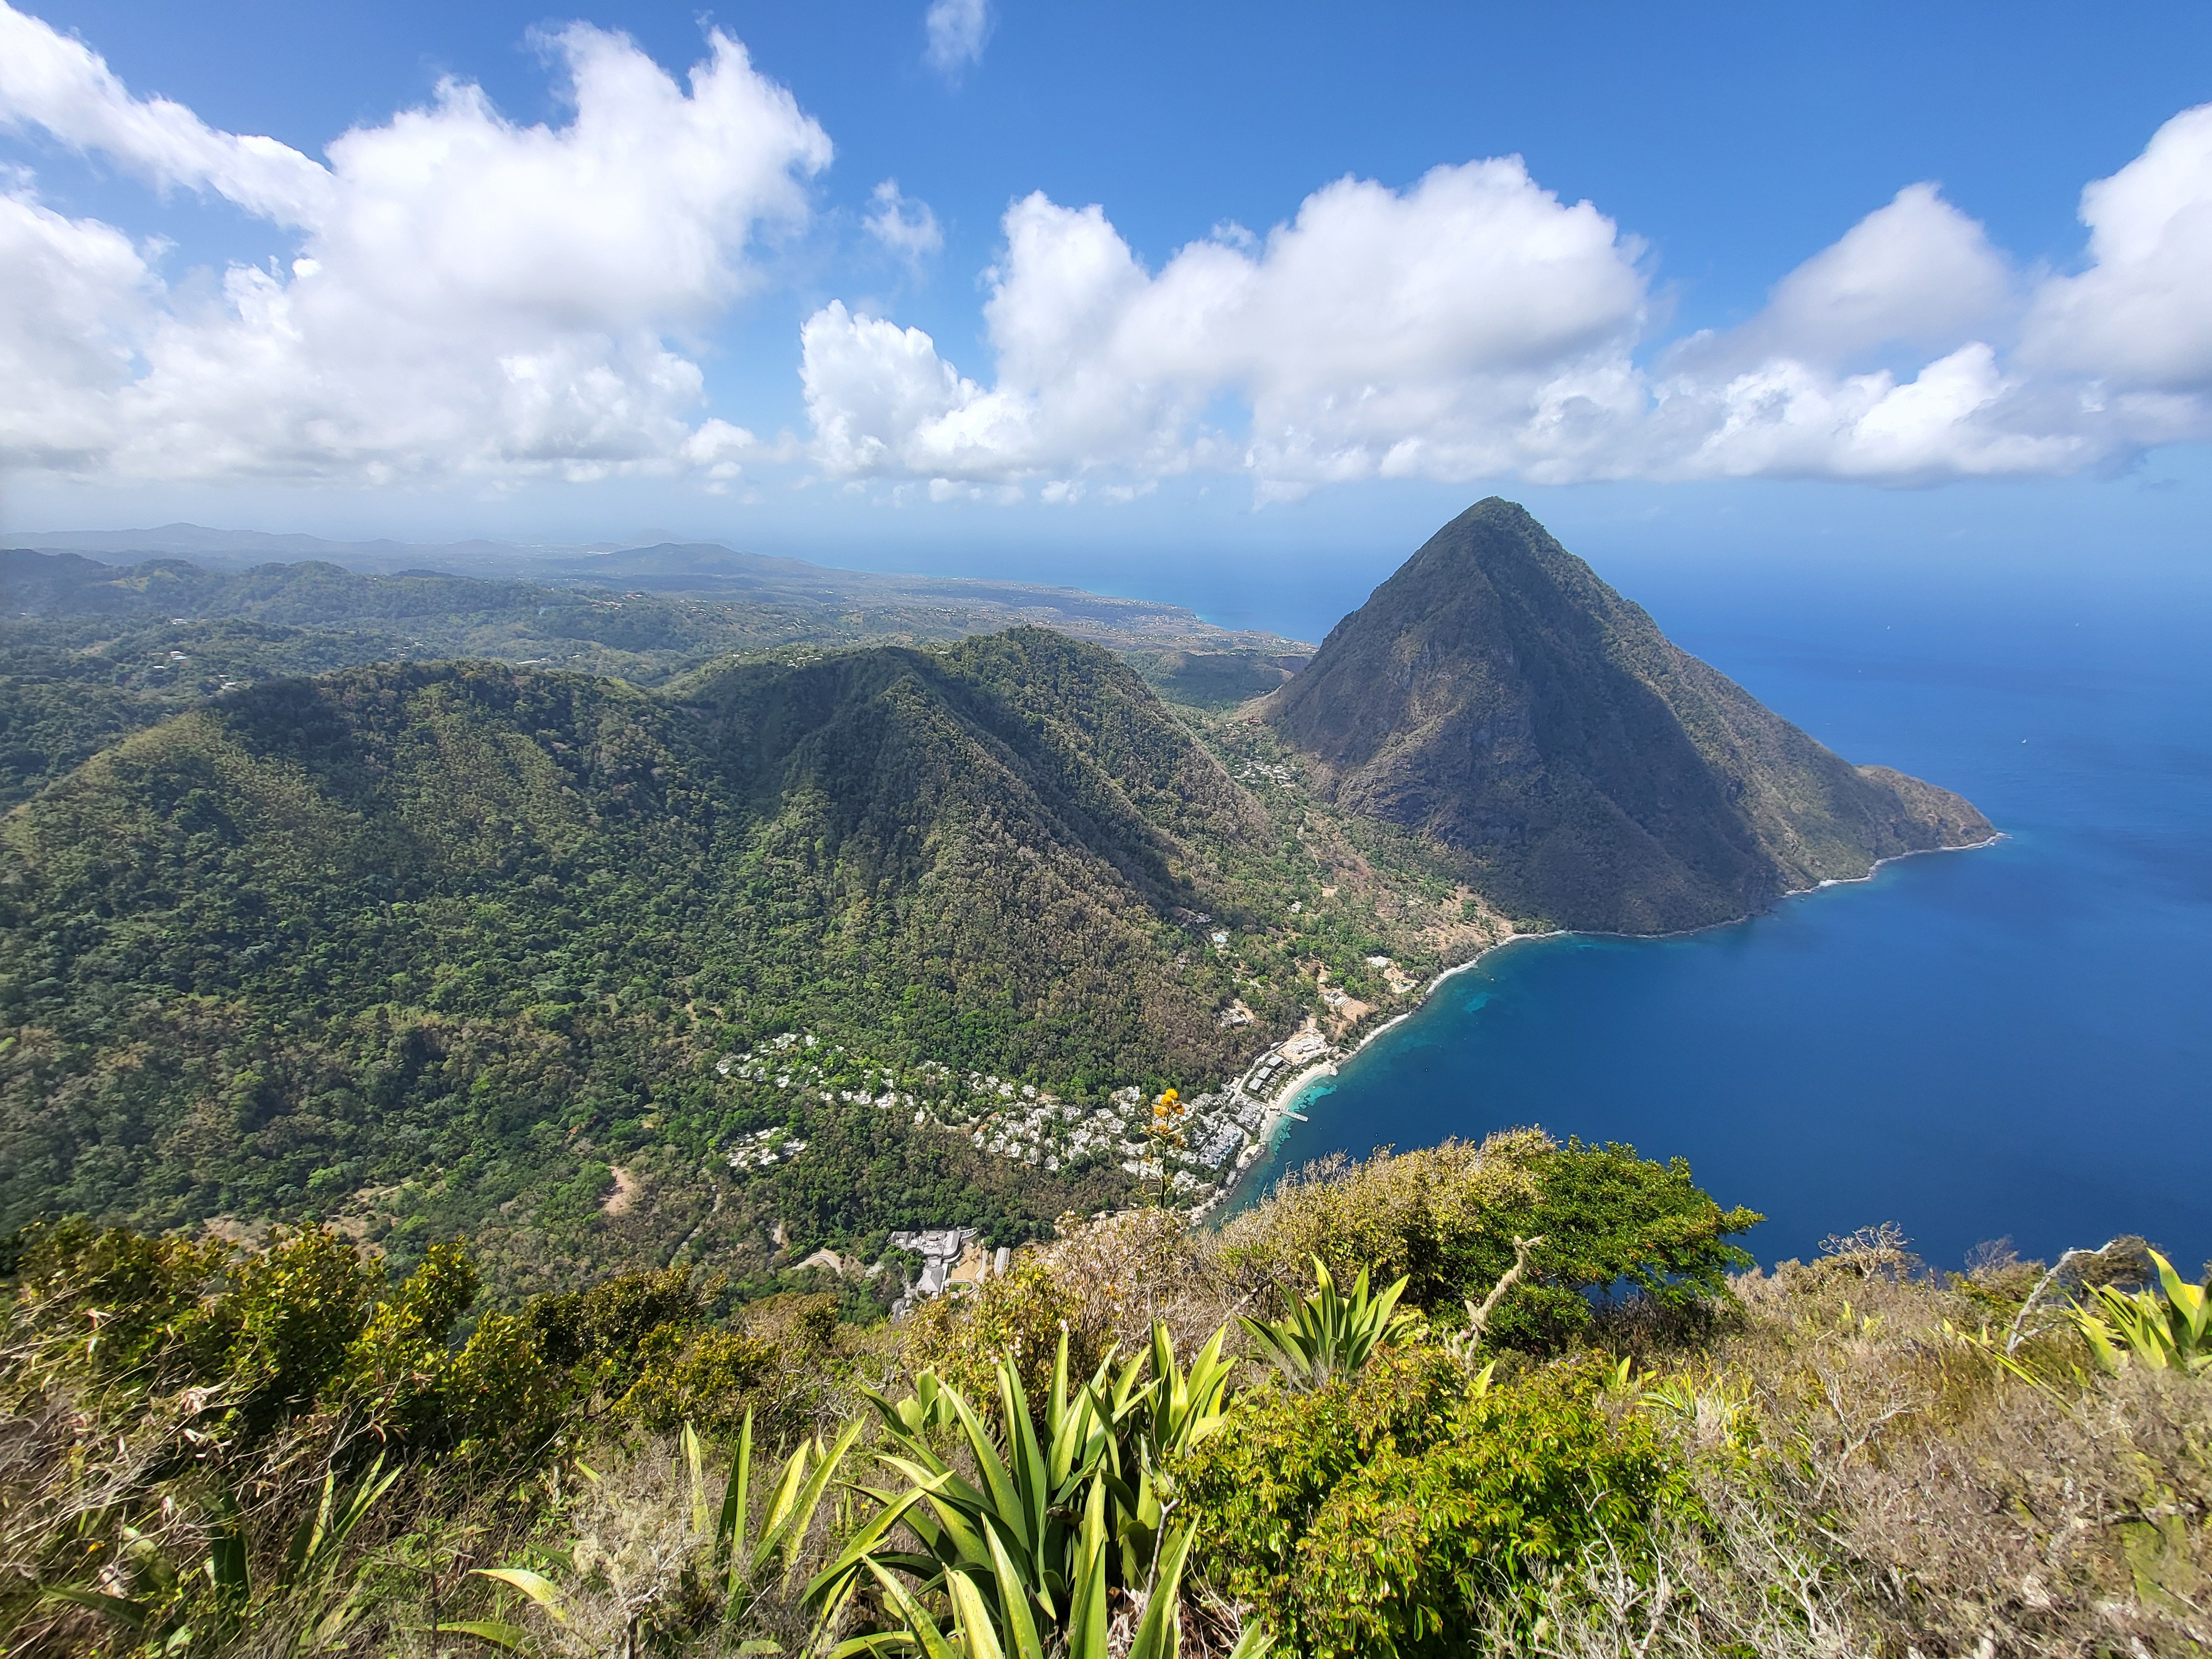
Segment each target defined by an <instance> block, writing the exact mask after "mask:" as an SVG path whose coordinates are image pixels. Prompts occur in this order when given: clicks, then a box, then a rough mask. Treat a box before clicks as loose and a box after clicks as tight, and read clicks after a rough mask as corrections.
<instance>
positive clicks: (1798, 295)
mask: <svg viewBox="0 0 2212 1659" xmlns="http://www.w3.org/2000/svg"><path fill="white" fill-rule="evenodd" d="M2082 217H2083V220H2084V222H2085V223H2087V225H2088V227H2089V228H2090V232H2091V235H2090V241H2089V248H2088V255H2089V261H2090V263H2089V264H2088V266H2087V269H2086V270H2083V271H2082V272H2081V274H2079V275H2077V276H2045V277H2043V278H2041V279H2039V280H2037V281H2031V280H2030V279H2029V278H2028V277H2027V276H2024V275H2023V274H2021V272H2019V271H2018V270H2015V266H2014V264H2012V263H2011V262H2010V261H2009V260H2008V258H2006V257H2005V256H2004V255H2003V254H2002V252H2000V251H1999V250H1997V249H1996V248H1995V247H1993V246H1991V245H1990V240H1989V238H1988V236H1987V234H1986V232H1985V231H1984V228H1983V227H1982V226H1981V225H1980V224H1979V223H1978V222H1975V221H1974V220H1973V219H1972V218H1970V217H1969V216H1966V214H1964V213H1962V212H1961V211H1960V210H1959V209H1958V208H1956V207H1955V206H1954V205H1953V204H1950V203H1948V202H1947V201H1946V200H1944V199H1943V197H1942V194H1941V193H1940V191H1938V190H1937V188H1936V186H1935V185H1930V184H1916V185H1908V186H1906V187H1905V189H1903V190H1901V191H1899V192H1898V194H1897V196H1896V197H1895V198H1894V199H1893V200H1892V201H1891V202H1890V203H1888V204H1887V205H1885V206H1883V207H1881V208H1879V209H1877V210H1875V211H1874V212H1872V213H1870V214H1869V215H1868V216H1866V217H1865V218H1864V219H1863V220H1861V221H1860V222H1858V223H1857V225H1856V226H1854V227H1852V228H1850V230H1849V231H1847V232H1846V233H1845V234H1844V235H1843V236H1842V237H1841V238H1839V239H1838V240H1837V241H1836V242H1835V243H1834V244H1833V245H1832V246H1830V247H1828V248H1826V249H1825V250H1823V251H1821V252H1819V253H1816V254H1815V255H1814V257H1812V258H1809V259H1808V260H1806V261H1805V263H1804V264H1802V265H1800V266H1799V267H1798V268H1797V269H1796V270H1794V271H1792V272H1790V274H1789V275H1788V276H1785V277H1784V279H1783V280H1782V281H1781V282H1780V283H1778V284H1777V285H1776V286H1775V289H1774V290H1773V292H1772V294H1771V296H1770V298H1769V301H1768V304H1767V305H1766V307H1765V308H1764V309H1763V310H1762V311H1761V312H1760V313H1759V315H1758V316H1757V317H1755V318H1753V319H1752V320H1751V321H1750V322H1748V323H1747V324H1745V325H1743V326H1741V327H1740V328H1737V329H1734V330H1730V331H1725V332H1721V333H1705V334H1701V335H1699V336H1696V337H1692V338H1691V339H1689V340H1686V341H1683V342H1680V343H1678V344H1676V345H1675V346H1674V347H1673V348H1672V349H1665V350H1660V351H1658V352H1657V354H1656V355H1657V359H1658V361H1657V363H1656V367H1655V366H1652V365H1650V363H1649V362H1648V360H1649V359H1650V357H1651V356H1653V355H1654V351H1655V348H1656V346H1657V345H1658V343H1657V342H1656V341H1654V340H1653V339H1651V338H1650V337H1649V335H1648V332H1647V331H1648V330H1649V328H1650V310H1651V307H1650V305H1649V303H1648V301H1649V290H1648V279H1647V276H1646V275H1645V273H1644V270H1642V269H1641V267H1640V258H1641V253H1642V250H1641V248H1640V246H1639V245H1638V243H1637V242H1636V241H1635V240H1634V239H1632V238H1631V237H1627V236H1625V235H1623V234H1621V233H1620V232H1619V231H1618V230H1617V229H1616V228H1615V227H1614V226H1613V222H1611V221H1610V220H1608V219H1607V218H1606V217H1605V216H1603V215H1602V214H1601V213H1600V212H1599V211H1598V210H1596V209H1595V207H1593V206H1592V205H1591V204H1589V203H1587V202H1584V203H1579V204H1572V205H1570V204H1565V203H1563V202H1561V201H1560V200H1559V198H1558V197H1555V196H1553V195H1552V194H1551V193H1550V192H1548V191H1545V190H1543V189H1542V188H1541V186H1540V185H1538V184H1537V183H1536V182H1535V181H1534V180H1533V179H1530V177H1529V176H1528V173H1527V171H1526V169H1525V168H1524V167H1522V163H1521V162H1520V161H1519V160H1518V159H1517V158H1515V159H1507V160H1503V161H1477V162H1472V163H1469V164H1468V165H1466V166H1464V167H1439V168H1437V169H1436V170H1435V171H1433V172H1431V173H1429V174H1428V175H1427V176H1426V177H1425V178H1424V179H1421V180H1420V181H1419V183H1418V184H1417V185H1414V186H1413V187H1412V188H1410V189H1408V190H1406V191H1392V190H1389V189H1388V188H1386V187H1384V186H1383V185H1378V184H1375V183H1372V182H1370V181H1364V180H1358V179H1341V180H1340V181H1338V182H1337V183H1335V184H1333V185H1328V186H1325V187H1324V188H1322V190H1319V191H1316V192H1315V193H1314V194H1313V195H1312V196H1310V197H1308V198H1307V199H1306V201H1305V202H1304V204H1303V205H1302V206H1301V207H1300V209H1299V210H1298V213H1297V216H1296V217H1295V218H1294V219H1292V220H1291V222H1288V223H1287V224H1284V225H1279V226H1278V227H1276V228H1275V229H1274V230H1273V231H1272V232H1271V233H1269V234H1268V235H1267V237H1266V238H1265V239H1264V240H1261V239H1257V238H1255V237H1253V236H1252V235H1251V234H1250V233H1249V232H1247V231H1244V230H1243V229H1242V228H1240V227H1237V226H1234V225H1227V224H1225V225H1223V226H1220V227H1218V228H1217V229H1216V231H1215V233H1214V234H1212V235H1211V236H1210V237H1208V238H1207V239H1206V240H1202V241H1199V242H1194V243H1192V244H1190V245H1189V246H1186V247H1184V248H1182V250H1180V251H1179V252H1176V254H1175V255H1174V256H1173V257H1171V258H1170V259H1168V261H1167V262H1166V263H1165V264H1164V265H1163V266H1162V267H1161V268H1160V269H1159V270H1158V271H1153V270H1149V269H1147V268H1146V265H1145V264H1144V263H1143V262H1142V261H1141V260H1139V258H1137V256H1136V255H1135V253H1134V252H1133V251H1132V250H1131V248H1130V247H1129V246H1128V245H1127V242H1126V241H1125V240H1123V239H1122V238H1121V235H1120V234H1119V233H1118V232H1117V231H1116V230H1115V228H1114V226H1113V225H1112V223H1111V222H1109V220H1108V218H1107V216H1106V214H1105V212H1104V210H1103V209H1102V208H1099V207H1097V206H1092V207H1088V208H1085V209H1082V210H1076V209H1072V208H1066V207H1062V206H1060V205H1059V204H1055V203H1053V202H1051V201H1049V200H1048V199H1047V198H1046V197H1043V196H1042V195H1041V194H1040V195H1032V196H1030V197H1028V198H1027V199H1025V200H1023V201H1019V202H1017V203H1015V204H1013V205H1012V207H1011V208H1010V209H1009V210H1007V213H1006V220H1005V225H1004V228H1005V232H1006V251H1005V253H1004V255H1003V257H1002V258H1001V259H1000V261H999V263H998V264H996V265H994V267H993V268H992V269H991V270H988V271H987V272H986V273H985V277H986V281H987V285H988V288H989V297H988V299H987V302H986V304H985V306H984V318H985V321H986V324H987V329H988V335H989V341H990V346H991V350H992V354H993V358H994V362H993V365H992V368H993V373H992V375H991V377H990V379H989V380H982V379H971V378H969V377H968V376H966V375H963V374H961V373H960V372H959V371H958V370H957V368H954V366H953V365H952V364H951V363H949V362H945V360H944V359H942V358H941V357H940V356H939V355H938V352H937V349H936V347H935V343H933V341H932V340H931V339H930V337H928V336H927V335H926V334H924V333H922V332H921V331H919V330H915V329H910V328H908V329H902V328H900V327H899V326H897V325H896V324H894V323H891V322H889V321H887V320H884V319H879V318H874V317H869V316H865V315H854V314H853V313H849V312H848V310H847V309H846V308H845V307H843V306H842V305H832V306H829V307H825V308H823V310H822V311H820V312H818V313H817V314H816V315H815V316H814V317H813V318H811V319H810V320H809V321H808V323H807V325H806V326H805V330H804V331H803V333H802V347H803V353H802V355H803V360H804V362H803V368H802V374H803V378H804V382H805V392H806V398H807V404H808V410H809V412H810V415H811V418H812V421H813V423H814V428H815V435H816V436H815V443H814V455H815V458H816V460H817V464H818V465H820V466H821V467H822V468H823V470H824V471H827V472H829V473H831V474H833V475H842V476H847V477H854V476H864V475H883V476H907V477H934V478H966V479H971V480H1006V479H1015V478H1025V477H1042V478H1045V479H1047V480H1048V482H1047V483H1045V485H1044V489H1043V499H1045V500H1047V501H1053V502H1061V501H1072V500H1074V499H1076V495H1075V490H1076V488H1077V486H1078V483H1079V480H1080V479H1081V478H1082V477H1085V476H1086V475H1093V474H1103V475H1108V476H1110V477H1116V478H1119V479H1121V480H1124V481H1125V482H1123V483H1121V484H1119V485H1116V486H1114V487H1115V488H1121V489H1127V488H1131V487H1133V486H1135V485H1141V484H1146V483H1151V482H1152V481H1156V480H1158V478H1160V477H1167V476H1171V475H1173V474H1176V473H1177V472H1182V471H1189V470H1192V469H1195V468H1212V469H1220V470H1230V471H1242V472H1243V473H1244V474H1246V475H1247V476H1248V477H1249V478H1250V479H1251V481H1252V484H1253V489H1254V497H1255V501H1257V502H1260V503H1262V504H1264V503H1266V502H1267V501H1285V500H1294V499H1296V498H1297V497H1298V496H1300V495H1304V494H1306V493H1308V492H1309V491H1310V490H1311V489H1315V488H1316V487H1317V486H1320V485H1322V484H1327V483H1339V482H1345V481H1350V480H1356V479H1361V478H1370V477H1425V478H1434V479H1440V480H1448V481H1453V482H1473V481H1475V480H1480V479H1493V478H1506V477H1516V478H1522V479H1526V480H1529V481H1533V482H1536V483H1566V482H1572V481H1576V480H1581V479H1593V478H1620V477H1646V478H1686V477H1832V478H1839V479H1853V480H1861V481H1867V482H1875V483H1892V484H1906V483H1935V482H1941V481H1942V480H1945V479H1949V478H1963V477H2002V476H2023V475H2051V474H2063V473H2067V472H2073V471H2081V470H2082V469H2084V468H2088V467H2094V466H2101V465H2115V464H2118V463H2120V462H2124V460H2126V459H2128V458H2129V457H2130V456H2132V455H2134V454H2136V453H2140V452H2141V451H2142V449H2143V448H2144V447H2148V446H2151V445H2154V444H2158V443H2164V442H2171V441H2185V440H2191V439H2203V438H2205V437H2212V106H2206V107H2205V108H2203V109H2199V110H2194V111H2191V112H2186V113H2185V114H2183V115H2181V116H2179V117H2177V118H2175V119H2174V120H2172V121H2171V122H2169V123H2168V124H2167V125H2166V126H2165V127H2164V128H2163V129H2161V130H2160V132H2159V133H2158V135H2157V136H2156V137H2154V139H2153V140H2152V142H2151V143H2150V145H2149V147H2148V149H2146V150H2145V151H2144V153H2143V155H2142V157H2141V158H2139V159H2138V160H2137V161H2134V162H2131V163H2130V165H2129V166H2128V167H2125V168H2123V169H2122V170H2121V171H2120V172H2119V173H2116V174H2115V175H2113V177H2112V178H2111V179H2105V180H2102V181H2100V182H2099V183H2096V184H2093V185H2090V186H2089V188H2088V189H2087V191H2085V192H2084V195H2083V205H2082ZM1094 493H1095V494H1097V495H1100V496H1101V497H1103V496H1105V495H1107V494H1108V493H1109V487H1108V486H1107V485H1105V484H1104V483H1103V482H1102V483H1100V484H1099V485H1098V486H1097V488H1096V489H1095V490H1094Z"/></svg>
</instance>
